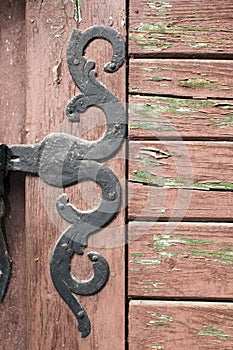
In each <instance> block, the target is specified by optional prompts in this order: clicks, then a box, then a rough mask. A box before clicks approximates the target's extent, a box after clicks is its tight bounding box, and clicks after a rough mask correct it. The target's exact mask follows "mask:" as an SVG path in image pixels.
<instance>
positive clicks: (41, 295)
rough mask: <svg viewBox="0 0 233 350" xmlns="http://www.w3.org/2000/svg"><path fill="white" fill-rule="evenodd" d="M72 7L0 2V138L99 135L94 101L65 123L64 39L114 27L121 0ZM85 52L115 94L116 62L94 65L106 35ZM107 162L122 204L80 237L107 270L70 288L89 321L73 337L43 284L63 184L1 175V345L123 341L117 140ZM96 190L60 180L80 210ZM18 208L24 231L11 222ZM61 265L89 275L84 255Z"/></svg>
mask: <svg viewBox="0 0 233 350" xmlns="http://www.w3.org/2000/svg"><path fill="white" fill-rule="evenodd" d="M5 3H6V2H5ZM3 10H4V11H3ZM74 14H75V10H74V4H73V3H72V1H65V2H63V1H54V2H51V1H26V3H25V2H24V1H21V2H19V1H16V2H14V4H13V2H12V1H9V2H7V4H4V7H3V8H1V15H0V16H1V19H2V21H1V27H2V23H3V24H4V26H5V27H4V31H2V32H1V40H2V44H3V47H4V51H3V52H4V53H3V54H2V56H1V62H2V61H3V62H4V64H3V65H1V72H2V76H3V78H4V79H3V80H1V87H2V90H3V91H4V99H1V107H2V112H3V119H4V123H3V126H2V129H1V132H2V136H3V137H2V140H1V142H6V143H7V144H13V143H20V142H22V143H26V144H29V143H30V144H31V143H38V142H40V141H41V140H42V139H43V138H44V137H45V136H46V135H47V134H49V133H50V132H53V131H60V132H66V133H69V134H74V135H75V136H80V137H84V138H87V139H88V140H90V139H98V138H99V137H101V136H102V134H103V132H104V130H105V116H104V113H103V112H101V111H100V110H97V109H94V108H91V109H90V110H89V113H86V114H85V115H83V116H82V118H81V122H80V123H79V124H76V125H72V126H71V125H70V123H69V122H68V121H67V120H66V116H65V108H66V105H67V102H68V101H69V99H70V98H71V97H73V96H74V95H76V94H78V89H77V88H76V86H75V84H74V83H73V81H72V78H71V76H70V74H69V71H68V67H67V63H66V48H67V45H68V41H69V38H70V35H71V33H72V30H73V28H78V29H80V30H83V31H84V30H86V29H87V28H89V27H90V26H92V25H100V24H103V25H107V26H108V25H111V26H112V25H113V24H114V28H115V29H117V30H118V31H120V32H121V34H123V36H124V35H125V26H124V24H123V20H124V16H125V8H124V2H122V1H118V2H116V3H113V4H112V2H110V1H108V0H106V1H104V2H103V1H99V0H96V1H94V2H93V1H92V2H91V3H90V2H88V3H87V2H83V3H82V6H81V8H80V15H81V17H82V21H81V18H80V21H81V22H76V21H75V20H74ZM1 29H2V28H1ZM8 40H9V42H8ZM25 47H26V49H25ZM25 50H26V51H25ZM8 51H10V54H9V53H8ZM25 53H26V55H25ZM86 55H87V57H88V58H89V59H91V60H94V61H95V60H96V61H97V65H96V69H97V74H98V79H99V80H100V81H101V82H102V83H104V84H106V85H107V86H108V88H109V89H110V90H111V91H113V93H114V94H115V95H116V96H117V97H118V98H119V99H120V100H121V101H122V103H124V102H125V68H121V69H120V70H119V72H117V73H116V74H114V75H109V74H106V73H103V66H104V65H105V64H106V63H107V62H108V61H109V59H110V58H111V55H112V47H111V45H110V44H109V43H107V42H106V41H105V40H97V41H96V42H93V43H92V44H91V45H90V47H88V48H87V49H86ZM5 84H6V85H5ZM25 86H26V88H25V90H24V87H25ZM11 97H12V98H11ZM8 100H9V103H8ZM8 106H9V107H8ZM9 113H10V118H9ZM14 115H15V119H14V118H13V116H14ZM8 118H9V121H8V120H7V119H8ZM107 165H108V166H109V167H110V168H111V169H112V170H113V171H114V173H115V174H116V176H117V177H118V178H119V180H120V181H121V183H122V198H123V200H122V210H121V212H120V213H119V214H118V215H117V217H116V219H115V220H113V221H112V222H111V225H109V226H108V227H106V228H105V229H104V230H103V231H101V232H100V233H98V234H97V235H96V237H92V238H91V239H90V240H89V246H90V248H89V250H88V251H90V250H91V251H93V250H94V251H98V252H99V253H101V254H103V256H104V257H105V258H106V259H107V260H108V262H109V265H110V277H109V281H108V283H107V285H106V286H105V288H104V289H103V290H102V291H101V292H100V293H99V294H98V295H94V296H91V297H81V298H80V300H81V302H82V304H83V305H84V307H85V308H86V310H87V312H88V315H89V316H90V320H91V324H92V331H91V335H90V336H89V337H88V338H86V339H81V336H80V334H79V331H78V329H77V320H76V319H75V317H74V316H73V314H72V313H71V311H70V309H69V308H68V307H67V306H66V305H65V304H64V302H63V301H62V299H61V298H60V296H59V295H58V293H57V292H56V290H55V288H54V286H53V285H52V283H51V277H50V271H49V263H50V257H51V253H52V250H53V248H54V246H55V244H56V241H57V239H58V237H59V236H60V235H61V233H62V232H63V231H64V230H65V228H66V227H67V225H66V223H65V222H64V221H63V220H61V218H59V216H58V214H57V211H56V199H57V197H58V196H59V195H60V194H61V193H62V192H63V190H57V189H56V188H54V187H49V186H48V185H46V184H45V183H43V182H42V181H41V180H40V179H39V178H37V177H35V176H27V178H26V188H25V199H24V178H22V176H21V175H19V176H18V177H17V176H16V175H15V174H13V175H11V178H12V181H14V182H15V183H12V181H11V183H10V190H14V191H18V193H17V194H16V195H13V193H12V194H10V197H9V199H10V201H12V200H14V203H13V204H12V203H11V213H10V214H12V215H13V214H14V215H15V216H14V217H13V218H12V220H14V221H13V223H12V224H11V222H10V219H8V220H7V222H6V230H9V229H12V233H11V234H9V233H8V232H7V235H8V241H9V246H10V252H11V253H12V256H13V275H12V279H11V283H10V285H9V290H8V293H7V295H6V298H5V301H4V303H3V304H2V305H1V323H2V327H1V329H2V331H1V332H0V349H1V350H5V349H15V348H17V349H19V350H25V349H27V350H31V349H43V350H44V349H62V348H67V349H74V348H75V349H81V348H83V347H87V348H91V349H99V348H101V349H106V350H107V349H109V348H111V349H113V350H114V349H115V350H119V349H122V350H123V349H125V280H124V279H125V270H124V264H125V257H124V243H125V236H124V235H125V218H124V211H125V210H124V206H125V204H124V182H125V181H124V179H125V153H124V146H123V147H122V150H121V152H120V153H118V154H117V155H116V156H115V157H114V158H112V159H110V160H109V161H108V163H107ZM17 184H18V185H17ZM19 186H22V188H21V187H20V189H19ZM98 191H99V190H98V188H97V189H96V187H95V186H94V187H93V186H90V184H89V183H87V184H83V185H76V186H73V187H72V188H68V189H66V193H67V194H68V196H69V199H70V202H71V203H72V204H74V205H75V206H76V207H78V208H80V209H83V210H85V209H90V208H92V207H93V206H95V205H96V203H97V202H98V198H97V197H98V196H99V198H101V195H100V193H99V192H98ZM93 197H94V198H93ZM86 202H87V203H86ZM86 204H87V206H86ZM24 205H25V213H24V211H23V208H24ZM17 206H18V208H16V207H17ZM20 206H21V207H22V210H21V209H19V207H20ZM16 209H18V211H17V212H18V214H17V215H16V214H15V212H16ZM10 214H9V216H10ZM24 218H25V220H26V229H25V235H24V233H23V231H22V227H21V226H22V225H21V220H22V222H23V221H24ZM17 231H18V232H17ZM16 236H17V239H16ZM71 265H72V266H71V270H72V273H73V274H74V275H75V276H77V277H78V278H80V279H87V278H90V277H91V274H92V271H93V269H92V265H91V264H90V263H89V261H88V257H87V256H86V255H84V256H82V257H75V259H73V261H72V264H71ZM16 287H17V289H16ZM16 291H17V295H16ZM113 301H114V302H113ZM6 334H8V336H6Z"/></svg>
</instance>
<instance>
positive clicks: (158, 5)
mask: <svg viewBox="0 0 233 350" xmlns="http://www.w3.org/2000/svg"><path fill="white" fill-rule="evenodd" d="M147 5H148V6H149V7H150V8H151V9H153V10H159V11H164V10H166V9H168V8H172V5H171V4H170V3H169V2H163V1H151V2H148V3H147Z"/></svg>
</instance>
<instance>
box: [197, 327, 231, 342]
mask: <svg viewBox="0 0 233 350" xmlns="http://www.w3.org/2000/svg"><path fill="white" fill-rule="evenodd" d="M196 334H197V335H199V336H208V337H216V338H218V339H220V340H223V341H226V340H229V339H230V338H231V336H230V335H227V334H225V333H224V331H223V330H222V329H218V328H215V327H213V326H204V327H203V329H202V330H200V331H198V332H197V333H196Z"/></svg>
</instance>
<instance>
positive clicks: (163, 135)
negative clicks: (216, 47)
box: [129, 95, 233, 140]
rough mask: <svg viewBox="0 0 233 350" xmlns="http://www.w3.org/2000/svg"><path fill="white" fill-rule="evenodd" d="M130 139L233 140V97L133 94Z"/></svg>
mask: <svg viewBox="0 0 233 350" xmlns="http://www.w3.org/2000/svg"><path fill="white" fill-rule="evenodd" d="M129 112H130V113H129V137H130V139H140V140H142V139H144V140H146V139H151V140H153V139H160V140H161V139H180V138H182V139H190V138H191V139H197V140H200V139H205V140H207V139H208V140H213V139H215V140H233V136H232V135H233V125H232V113H233V103H232V101H231V100H221V101H219V100H209V99H201V98H200V99H192V98H190V99H187V98H185V99H184V98H183V99H182V98H172V97H171V98H169V97H158V96H140V95H131V96H130V98H129Z"/></svg>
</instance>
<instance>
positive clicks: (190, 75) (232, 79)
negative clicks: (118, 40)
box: [129, 59, 233, 99]
mask: <svg viewBox="0 0 233 350" xmlns="http://www.w3.org/2000/svg"><path fill="white" fill-rule="evenodd" d="M232 69H233V61H232V60H225V61H223V60H189V59H147V60H144V59H131V60H130V74H129V91H130V92H131V93H139V94H140V93H149V94H155V95H158V94H160V95H161V94H163V95H174V96H187V97H198V98H201V99H203V98H207V97H213V98H218V97H219V98H220V97H221V98H225V99H229V98H233V75H232Z"/></svg>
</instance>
